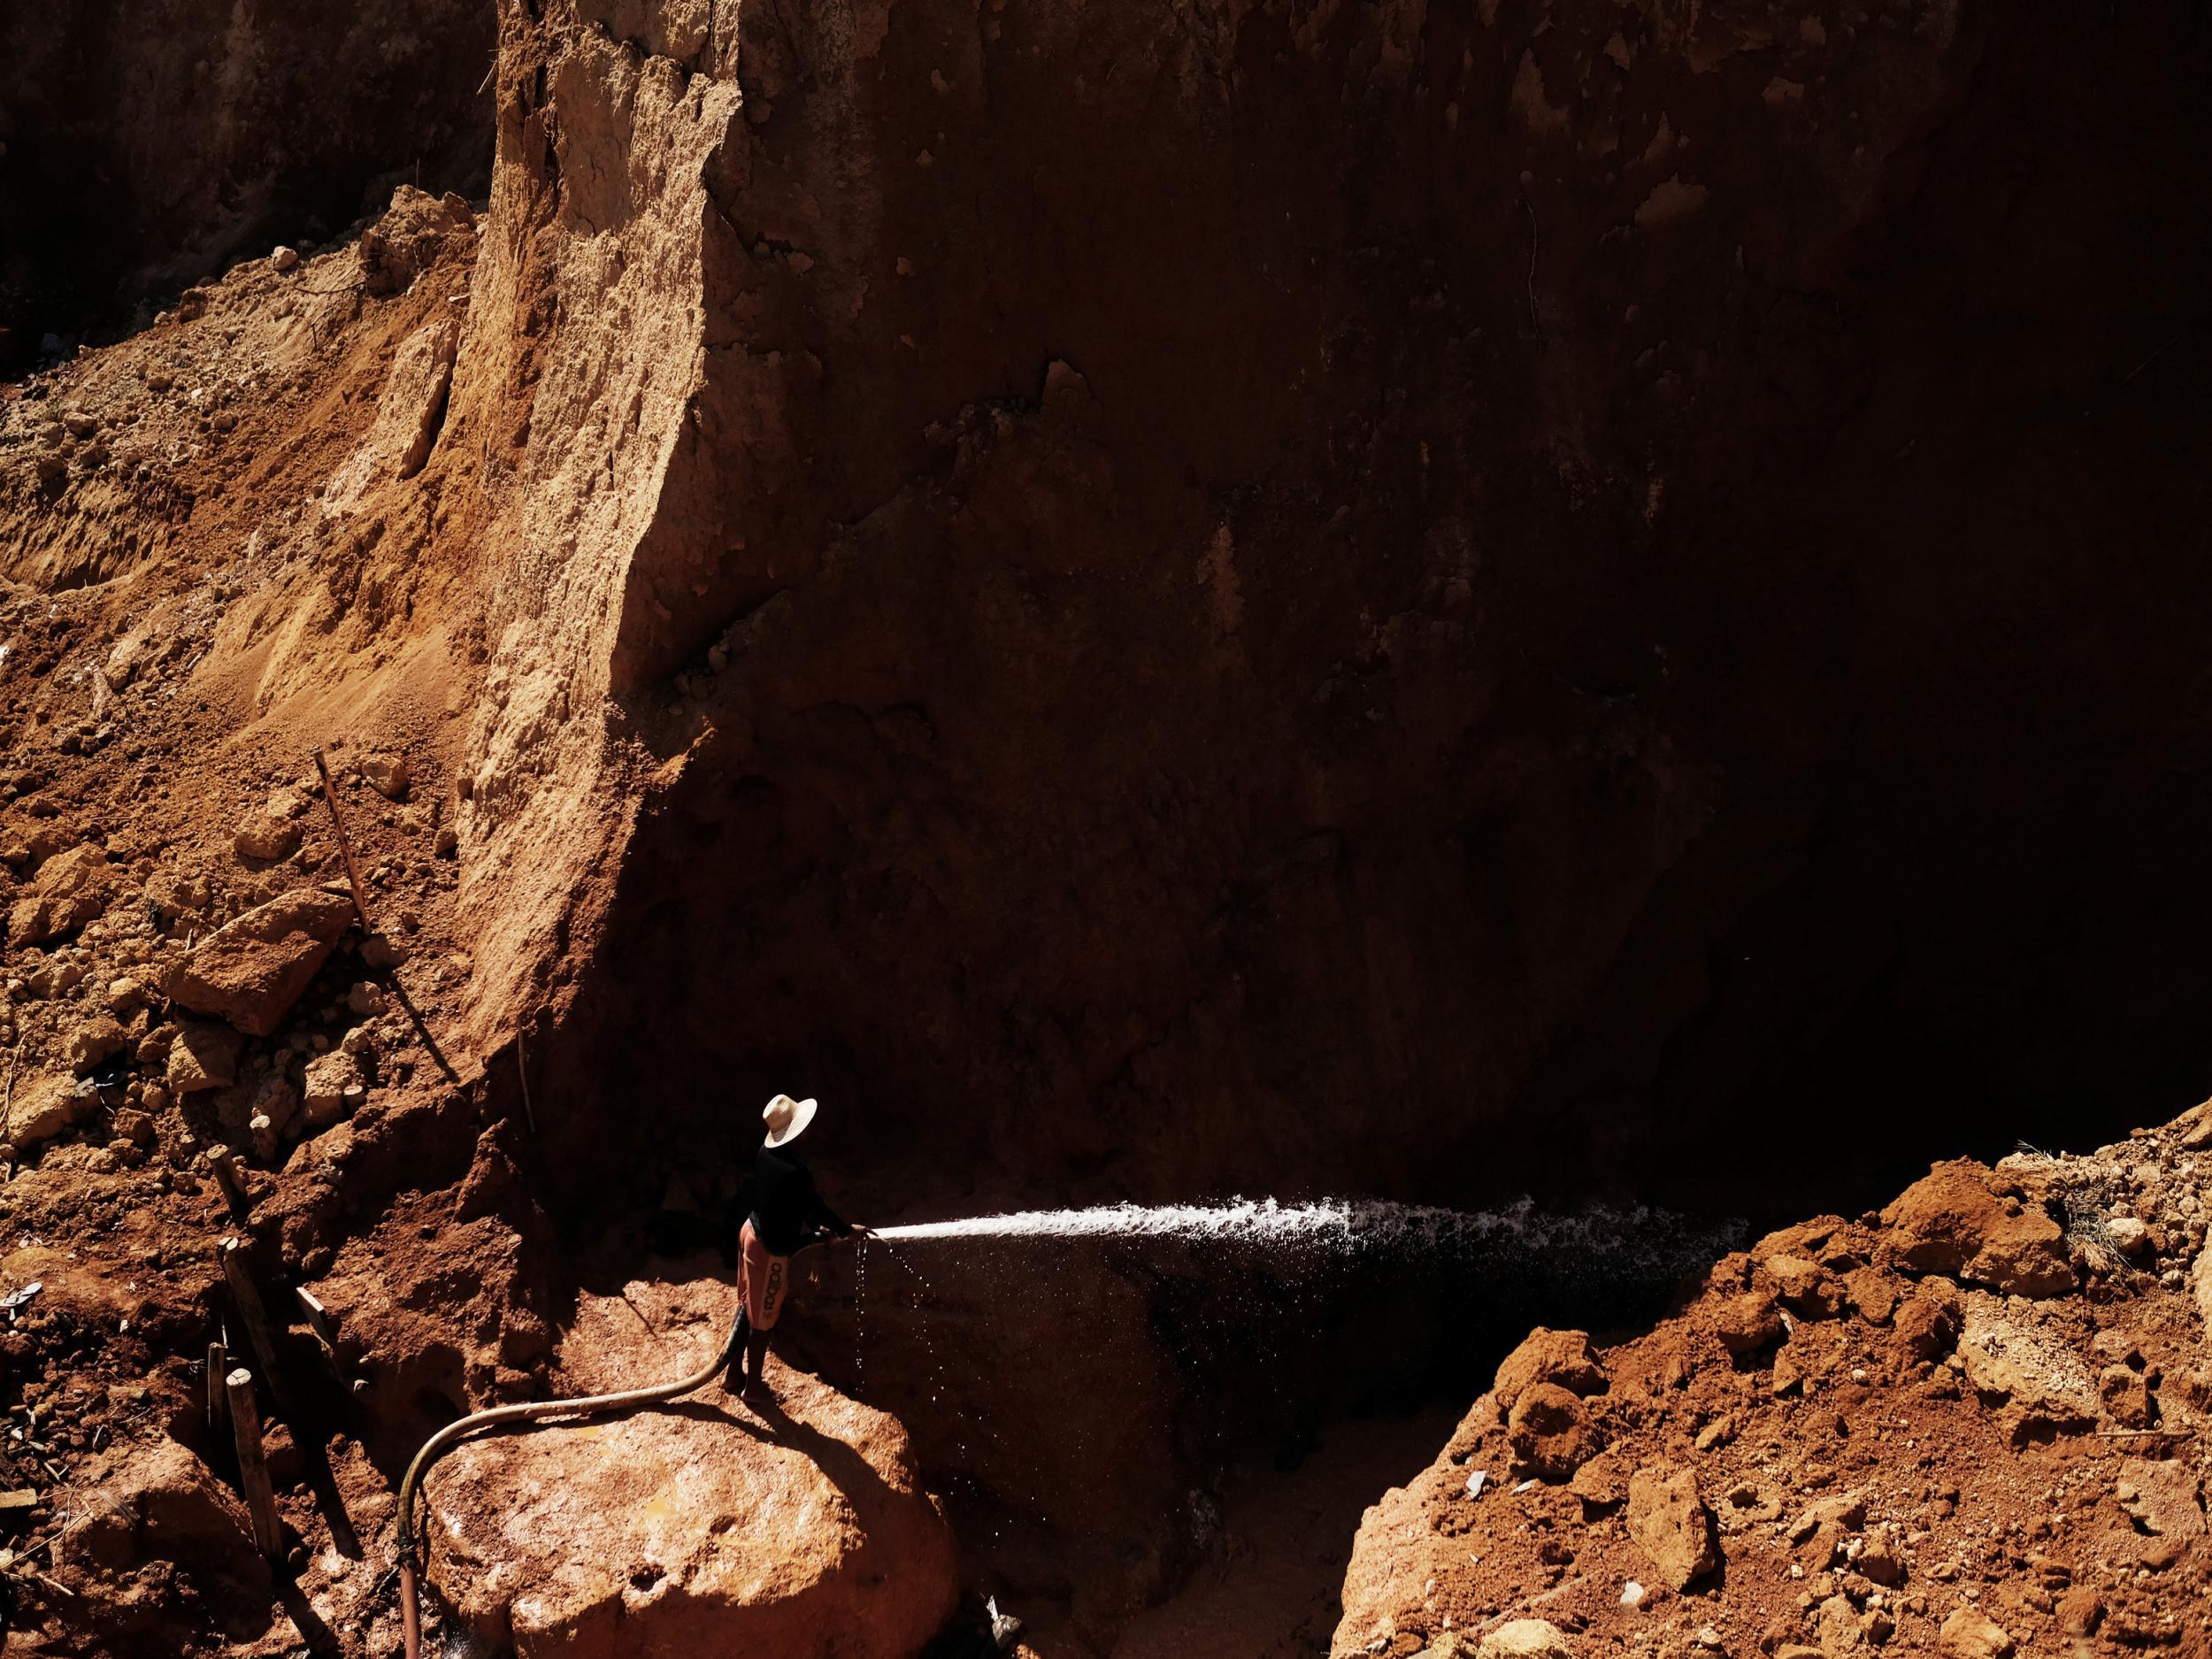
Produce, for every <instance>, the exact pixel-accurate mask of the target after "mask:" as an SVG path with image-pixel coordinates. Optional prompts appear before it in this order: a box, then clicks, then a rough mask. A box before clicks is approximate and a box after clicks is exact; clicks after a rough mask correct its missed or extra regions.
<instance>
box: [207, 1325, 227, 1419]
mask: <svg viewBox="0 0 2212 1659" xmlns="http://www.w3.org/2000/svg"><path fill="white" fill-rule="evenodd" d="M229 1374H230V1356H229V1355H228V1354H227V1353H226V1352H225V1351H224V1348H223V1345H222V1344H221V1343H220V1342H210V1343H209V1344H208V1345H207V1432H209V1433H210V1434H212V1435H214V1436H216V1437H218V1438H220V1437H221V1435H222V1432H223V1379H224V1378H225V1377H227V1376H228V1375H229Z"/></svg>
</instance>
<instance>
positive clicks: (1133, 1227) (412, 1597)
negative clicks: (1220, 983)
mask: <svg viewBox="0 0 2212 1659" xmlns="http://www.w3.org/2000/svg"><path fill="white" fill-rule="evenodd" d="M1724 1231H1725V1229H1724ZM855 1237H856V1241H857V1242H859V1243H860V1244H861V1246H862V1247H863V1248H865V1245H866V1244H867V1242H868V1241H869V1240H870V1238H871V1237H872V1238H873V1240H875V1241H878V1242H880V1243H883V1244H887V1245H892V1244H933V1243H939V1242H949V1241H954V1240H983V1239H989V1240H1030V1241H1036V1242H1041V1243H1055V1242H1074V1241H1084V1240H1097V1241H1105V1240H1138V1239H1158V1240H1180V1241H1185V1242H1194V1243H1214V1244H1219V1245H1223V1246H1248V1247H1252V1248H1258V1249H1262V1250H1270V1251H1271V1250H1298V1251H1308V1250H1323V1251H1328V1252H1331V1253H1334V1254H1339V1255H1357V1254H1361V1253H1363V1252H1367V1251H1388V1250H1412V1251H1417V1252H1418V1253H1420V1254H1422V1255H1424V1256H1469V1257H1472V1256H1486V1255H1509V1254H1510V1253H1513V1252H1517V1251H1518V1252H1537V1253H1542V1254H1545V1255H1557V1254H1561V1253H1566V1254H1578V1255H1581V1256H1590V1257H1600V1258H1604V1257H1616V1256H1619V1255H1620V1254H1622V1253H1623V1252H1630V1253H1640V1254H1641V1255H1644V1256H1647V1257H1648V1258H1652V1259H1660V1258H1671V1257H1674V1256H1678V1255H1680V1254H1682V1253H1684V1251H1685V1248H1686V1247H1708V1248H1709V1247H1710V1246H1711V1245H1712V1244H1713V1243H1714V1242H1715V1241H1716V1234H1715V1232H1714V1230H1713V1229H1712V1228H1710V1227H1709V1226H1703V1225H1700V1224H1698V1223H1695V1222H1693V1221H1691V1220H1690V1219H1689V1218H1688V1217H1683V1216H1679V1215H1676V1214H1674V1213H1672V1212H1671V1211H1667V1210H1651V1209H1647V1208H1646V1207H1644V1206H1642V1205H1638V1206H1636V1207H1634V1208H1633V1209H1629V1210H1618V1209H1607V1208H1598V1209H1592V1210H1583V1211H1580V1212H1578V1213H1577V1214H1573V1215H1555V1214H1548V1213H1546V1212H1545V1211H1542V1210H1538V1209H1537V1208H1536V1206H1535V1203H1534V1202H1533V1201H1532V1200H1529V1199H1522V1200H1520V1201H1518V1202H1515V1203H1513V1204H1509V1205H1507V1206H1504V1207H1503V1208H1501V1209H1496V1210H1445V1209H1441V1208H1438V1207H1436V1206H1433V1205H1425V1204H1401V1203H1394V1202H1390V1201H1388V1200H1386V1199H1320V1200H1316V1201H1313V1202H1305V1203H1292V1204H1285V1203H1280V1202H1277V1201H1276V1200H1274V1199H1271V1198H1257V1199H1251V1198H1237V1199H1232V1200H1229V1201H1228V1202H1223V1203H1216V1204H1165V1205H1144V1204H1130V1203H1122V1204H1102V1205H1097V1206H1094V1207H1093V1208H1090V1209H1087V1210H1017V1211H1012V1212H1010V1213H1008V1214H1003V1215H996V1216H976V1217H965V1218H963V1219H958V1220H948V1221H923V1222H914V1223H910V1224H908V1225H902V1226H895V1227H884V1228H881V1229H879V1230H877V1231H875V1232H874V1233H872V1235H871V1234H868V1233H861V1234H856V1235H855ZM1720 1248H1726V1246H1725V1245H1724V1244H1723V1245H1721V1247H1720ZM891 1259H892V1260H893V1261H894V1262H897V1263H899V1265H901V1266H902V1267H904V1268H906V1269H907V1271H909V1273H910V1274H911V1273H912V1272H913V1269H912V1267H911V1264H910V1263H906V1262H905V1261H904V1260H902V1258H901V1257H900V1256H898V1255H897V1254H896V1253H895V1252H894V1253H893V1255H892V1257H891ZM740 1300H741V1301H742V1294H741V1295H740ZM740 1328H741V1324H740V1322H739V1321H738V1320H733V1321H732V1323H731V1325H730V1333H729V1335H728V1336H727V1337H726V1338H725V1339H724V1340H723V1342H722V1344H721V1345H720V1347H719V1348H718V1349H717V1350H716V1352H715V1355H714V1356H713V1357H712V1358H711V1359H710V1360H709V1361H707V1363H705V1364H703V1365H702V1366H701V1367H700V1368H699V1369H698V1370H697V1371H694V1372H692V1373H691V1374H690V1375H689V1376H687V1377H683V1378H680V1379H677V1380H675V1381H673V1382H668V1383H661V1384H657V1385H654V1386H649V1387H644V1388H631V1389H626V1390H624V1391H622V1392H620V1393H618V1394H587V1395H581V1396H579V1397H577V1398H574V1399H569V1400H545V1401H537V1402H527V1403H524V1404H520V1405H507V1406H495V1407H493V1408H491V1409H488V1410H484V1411H479V1412H475V1413H473V1414H472V1415H471V1416H468V1417H461V1418H458V1419H457V1420H456V1421H454V1422H452V1423H449V1424H448V1425H446V1426H445V1427H443V1428H442V1429H440V1430H439V1431H438V1432H436V1433H435V1434H433V1435H432V1436H431V1437H430V1438H429V1440H426V1441H425V1442H424V1443H423V1448H422V1449H421V1450H420V1451H419V1452H417V1453H416V1454H415V1456H414V1460H413V1461H412V1462H411V1463H409V1464H408V1466H407V1472H406V1474H405V1476H404V1477H403V1479H401V1481H400V1486H399V1517H398V1548H397V1555H398V1565H399V1585H400V1609H401V1618H402V1624H403V1632H404V1636H405V1640H406V1647H407V1659H421V1653H422V1627H421V1616H420V1594H421V1592H420V1584H419V1574H420V1571H421V1568H422V1565H423V1563H422V1561H421V1558H420V1537H419V1533H418V1532H417V1529H416V1525H415V1501H416V1498H417V1495H418V1494H419V1493H420V1491H421V1489H422V1481H423V1478H424V1476H425V1474H426V1472H427V1471H428V1470H429V1468H430V1465H431V1464H432V1463H434V1462H435V1461H436V1460H437V1458H438V1456H439V1455H441V1454H442V1453H443V1452H444V1451H446V1450H447V1449H448V1448H449V1447H451V1446H453V1445H454V1444H455V1443H457V1441H459V1440H463V1439H465V1438H466V1437H467V1436H469V1435H471V1434H473V1433H475V1432H478V1431H479V1430H480V1429H486V1428H490V1427H494V1426H495V1425H499V1424H503V1423H536V1422H541V1421H543V1420H544V1419H546V1418H549V1417H597V1416H603V1415H604V1414H606V1413H608V1412H611V1411H623V1410H629V1409H635V1408H636V1407H639V1406H647V1405H657V1404H661V1403H664V1402H667V1401H671V1400H674V1399H677V1398H679V1397H680V1396H681V1395H684V1394H691V1393H694V1392H695V1391H696V1390H698V1389H700V1388H703V1387H704V1386H706V1385H707V1384H708V1383H709V1382H710V1381H712V1380H713V1379H714V1378H715V1377H716V1376H717V1375H718V1374H719V1373H720V1372H722V1371H724V1370H726V1368H727V1366H728V1364H729V1362H730V1358H731V1356H732V1354H733V1351H734V1349H735V1346H736V1342H737V1336H738V1332H739V1330H740Z"/></svg>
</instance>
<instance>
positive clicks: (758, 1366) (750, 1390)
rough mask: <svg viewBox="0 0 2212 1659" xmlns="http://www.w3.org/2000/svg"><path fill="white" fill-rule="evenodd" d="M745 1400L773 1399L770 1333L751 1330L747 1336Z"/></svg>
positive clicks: (742, 1397) (742, 1396)
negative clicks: (771, 1389) (769, 1387)
mask: <svg viewBox="0 0 2212 1659" xmlns="http://www.w3.org/2000/svg"><path fill="white" fill-rule="evenodd" d="M739 1397H740V1398H741V1399H744V1400H754V1401H757V1400H772V1399H773V1398H774V1397H775V1396H774V1395H772V1394H770V1393H769V1392H768V1333H767V1332H765V1331H752V1330H749V1331H747V1333H746V1336H745V1391H744V1393H743V1394H741V1395H740V1396H739Z"/></svg>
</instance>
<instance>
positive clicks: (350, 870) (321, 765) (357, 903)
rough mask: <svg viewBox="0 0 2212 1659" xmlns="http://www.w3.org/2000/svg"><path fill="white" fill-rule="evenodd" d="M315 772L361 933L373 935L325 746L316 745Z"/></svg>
mask: <svg viewBox="0 0 2212 1659" xmlns="http://www.w3.org/2000/svg"><path fill="white" fill-rule="evenodd" d="M315 770H316V771H317V772H320V773H321V774H322V779H323V800H324V802H325V803H326V804H327V805H328V806H329V808H330V822H331V826H332V827H334V829H336V830H337V832H338V854H339V856H341V857H342V858H343V859H344V860H345V861H346V879H347V881H348V882H349V883H350V884H351V885H352V887H353V913H354V915H355V916H357V918H360V922H361V931H362V932H363V933H374V932H375V931H376V929H375V928H374V927H373V926H371V925H370V922H369V905H368V900H367V898H366V897H365V895H364V894H363V893H362V890H361V872H360V870H359V868H358V867H357V865H356V864H354V862H353V843H352V842H351V841H349V840H348V839H347V838H346V820H345V818H344V816H343V815H342V813H341V812H340V811H339V810H338V791H337V790H336V789H334V788H333V787H331V782H330V768H329V766H328V765H327V764H325V762H324V760H323V746H322V745H321V744H320V743H318V744H316V745H315Z"/></svg>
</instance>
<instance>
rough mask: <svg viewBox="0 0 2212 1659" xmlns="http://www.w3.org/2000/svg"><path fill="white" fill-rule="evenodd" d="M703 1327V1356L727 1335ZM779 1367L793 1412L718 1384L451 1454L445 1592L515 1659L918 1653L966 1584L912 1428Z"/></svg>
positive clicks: (439, 1581) (437, 1477)
mask: <svg viewBox="0 0 2212 1659" xmlns="http://www.w3.org/2000/svg"><path fill="white" fill-rule="evenodd" d="M692 1334H693V1336H694V1338H695V1346H697V1347H698V1348H700V1349H701V1350H702V1351H703V1348H704V1345H705V1343H706V1342H707V1341H709V1340H711V1338H712V1336H713V1335H714V1334H716V1333H713V1332H712V1331H711V1330H710V1329H709V1328H707V1327H705V1326H702V1327H699V1328H698V1329H696V1330H695V1332H694V1333H692ZM660 1363H661V1365H662V1366H663V1367H664V1369H665V1370H667V1371H680V1370H681V1369H682V1368H683V1366H684V1365H685V1364H686V1363H695V1361H688V1362H687V1360H686V1359H684V1358H681V1357H679V1356H673V1355H664V1356H661V1361H660ZM770 1377H771V1379H772V1380H773V1382H774V1384H775V1386H776V1388H777V1390H778V1393H779V1394H780V1398H781V1405H780V1408H775V1409H772V1410H771V1412H770V1413H769V1415H767V1416H765V1417H761V1416H756V1415H755V1414H753V1413H752V1412H750V1411H749V1410H748V1409H745V1408H743V1407H741V1406H740V1405H738V1404H737V1403H736V1402H734V1401H733V1400H732V1399H730V1398H729V1397H728V1396H727V1395H726V1394H722V1393H721V1392H719V1391H718V1390H717V1389H710V1390H708V1391H706V1392H705V1393H703V1394H699V1395H696V1396H695V1397H694V1398H693V1400H692V1402H690V1403H688V1404H687V1405H686V1406H684V1407H682V1408H680V1409H671V1410H646V1411H640V1412H637V1413H634V1414H633V1415H631V1416H629V1417H619V1418H615V1419H611V1420H604V1421H600V1422H595V1423H588V1424H583V1425H561V1426H549V1427H545V1428H541V1429H539V1430H537V1431H535V1432H530V1433H525V1434H518V1435H510V1436H505V1437H502V1438H497V1439H490V1440H477V1441H472V1442H469V1443H467V1444H465V1445H462V1446H460V1447H457V1448H455V1449H454V1450H453V1451H452V1452H449V1453H448V1454H447V1455H446V1457H445V1459H444V1461H443V1462H442V1463H440V1464H438V1465H437V1466H436V1468H435V1469H434V1471H432V1473H431V1475H430V1477H429V1479H428V1480H427V1482H426V1488H427V1492H428V1500H429V1520H428V1524H427V1526H426V1534H427V1538H428V1543H429V1551H430V1573H431V1577H432V1578H433V1580H434V1582H435V1583H436V1585H437V1586H438V1588H439V1590H440V1592H441V1593H442V1594H444V1595H445V1596H446V1597H447V1598H449V1601H451V1602H452V1603H453V1605H454V1606H455V1607H456V1609H457V1610H458V1612H459V1614H460V1616H461V1617H462V1618H463V1620H464V1621H465V1622H466V1623H467V1624H469V1625H470V1626H471V1627H472V1629H473V1630H474V1631H475V1632H477V1634H478V1635H479V1636H480V1638H481V1639H483V1640H486V1641H487V1642H488V1643H491V1644H493V1645H495V1646H503V1645H507V1644H511V1645H512V1647H513V1650H514V1652H515V1654H516V1655H517V1659H550V1656H552V1655H558V1659H691V1656H692V1655H698V1654H705V1653H747V1654H773V1655H777V1656H778V1659H810V1655H820V1656H822V1659H826V1656H827V1655H838V1659H907V1655H911V1654H913V1653H916V1652H918V1650H919V1649H920V1648H921V1647H923V1645H924V1644H925V1643H926V1642H927V1641H928V1640H930V1638H931V1637H932V1636H933V1635H934V1634H935V1633H936V1632H937V1630H938V1627H939V1626H940V1625H941V1624H943V1623H944V1621H945V1619H946V1617H948V1616H949V1614H950V1613H951V1611H952V1609H953V1603H954V1599H955V1596H956V1593H957V1589H958V1582H959V1581H958V1575H957V1572H956V1567H955V1562H954V1555H953V1547H952V1540H951V1535H950V1533H949V1531H948V1530H947V1528H946V1526H945V1524H944V1522H943V1520H942V1518H941V1517H940V1516H939V1515H938V1513H937V1510H936V1509H935V1507H934V1506H933V1503H932V1502H931V1501H930V1500H929V1498H928V1497H927V1496H926V1495H925V1494H924V1493H923V1492H922V1490H921V1487H920V1486H919V1484H918V1481H917V1479H916V1476H915V1471H914V1462H913V1456H912V1452H911V1449H910V1446H909V1443H908V1440H907V1437H906V1432H905V1430H904V1429H903V1428H902V1427H901V1426H900V1425H899V1424H898V1423H897V1422H896V1421H895V1419H893V1418H892V1417H887V1416H886V1415H885V1414H884V1413H882V1412H880V1411H877V1410H874V1409H872V1408H870V1407H868V1406H864V1405H862V1404H860V1403H858V1402H856V1401H852V1400H849V1399H847V1398H846V1397H845V1396H843V1395H842V1394H838V1393H837V1392H835V1391H834V1390H833V1389H832V1388H830V1387H829V1386H827V1385H826V1384H824V1383H820V1382H818V1381H816V1380H814V1379H810V1378H807V1377H804V1376H803V1375H800V1374H799V1373H796V1372H793V1371H788V1370H783V1369H781V1368H780V1367H774V1366H772V1368H771V1371H770Z"/></svg>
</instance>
